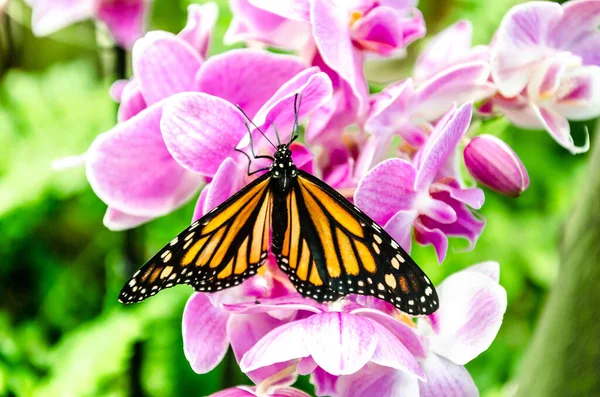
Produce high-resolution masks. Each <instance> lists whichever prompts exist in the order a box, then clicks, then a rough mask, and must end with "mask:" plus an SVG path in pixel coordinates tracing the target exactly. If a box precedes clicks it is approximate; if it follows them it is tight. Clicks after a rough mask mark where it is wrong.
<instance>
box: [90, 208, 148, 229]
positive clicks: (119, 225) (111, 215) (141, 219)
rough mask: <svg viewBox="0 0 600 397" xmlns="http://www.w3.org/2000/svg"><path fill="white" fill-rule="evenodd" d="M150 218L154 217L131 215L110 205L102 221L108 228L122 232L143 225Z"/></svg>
mask: <svg viewBox="0 0 600 397" xmlns="http://www.w3.org/2000/svg"><path fill="white" fill-rule="evenodd" d="M150 220H152V217H149V216H137V215H130V214H126V213H125V212H121V211H119V210H117V209H114V208H111V207H108V208H107V209H106V213H105V214H104V218H103V219H102V222H103V223H104V226H106V228H107V229H108V230H112V231H113V232H120V231H123V230H128V229H133V228H134V227H137V226H140V225H143V224H144V223H146V222H148V221H150Z"/></svg>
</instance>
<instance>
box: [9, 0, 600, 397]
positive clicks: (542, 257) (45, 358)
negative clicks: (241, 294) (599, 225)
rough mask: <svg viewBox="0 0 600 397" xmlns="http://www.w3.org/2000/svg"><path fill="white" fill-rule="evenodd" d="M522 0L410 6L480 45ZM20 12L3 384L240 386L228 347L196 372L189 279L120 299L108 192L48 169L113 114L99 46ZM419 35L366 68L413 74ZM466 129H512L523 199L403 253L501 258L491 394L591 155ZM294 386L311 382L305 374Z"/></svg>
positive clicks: (223, 23) (28, 387) (516, 355)
mask: <svg viewBox="0 0 600 397" xmlns="http://www.w3.org/2000/svg"><path fill="white" fill-rule="evenodd" d="M193 2H195V1H191V0H175V1H171V0H156V1H155V2H154V5H153V13H152V20H151V21H150V26H151V27H152V28H160V29H166V30H169V31H173V32H176V31H178V30H180V29H181V28H182V26H183V24H184V22H185V18H186V12H185V8H186V7H187V5H189V4H190V3H193ZM517 2H519V1H517V0H501V1H496V2H483V1H475V0H444V1H437V0H422V1H421V2H420V8H421V9H422V10H423V12H424V15H425V17H426V20H427V21H428V28H429V32H430V33H435V32H437V31H439V30H441V29H442V28H443V27H445V26H447V25H448V24H450V23H453V22H455V21H456V20H458V19H460V18H468V19H470V20H471V21H472V22H473V24H474V26H475V30H474V31H475V42H476V43H485V42H487V41H488V40H489V39H490V38H491V35H492V33H493V31H494V30H495V28H496V27H497V25H498V23H499V21H500V17H501V15H503V14H504V13H505V12H506V10H507V9H508V8H510V6H512V5H513V4H515V3H517ZM217 3H218V5H219V11H220V18H219V22H218V24H217V27H216V32H215V38H214V39H213V45H212V47H211V53H212V54H215V53H220V52H223V51H225V50H227V49H228V48H230V47H226V46H224V45H223V44H222V40H221V38H222V37H223V35H224V32H225V30H226V29H227V26H228V24H229V21H230V18H231V14H230V11H229V10H228V6H227V1H225V0H219V1H218V2H217ZM11 15H13V16H14V15H16V14H11ZM16 17H18V21H19V23H20V24H22V25H24V26H21V25H19V26H20V27H19V28H18V29H17V30H18V31H19V32H21V36H20V37H21V39H22V40H21V41H20V42H19V43H18V44H19V45H21V46H22V47H23V48H24V50H22V51H19V53H18V54H15V57H14V59H15V60H14V66H15V68H13V69H12V70H10V71H9V72H8V73H6V74H5V75H4V76H3V77H2V78H1V81H0V148H1V149H0V150H1V153H2V155H1V156H0V236H1V238H0V257H2V259H3V264H2V266H0V291H2V297H3V299H2V301H1V302H0V395H19V396H29V395H36V396H37V395H41V396H45V395H47V396H54V395H64V391H65V390H67V391H69V393H70V394H71V395H102V396H104V395H110V396H122V395H123V396H124V395H130V394H133V392H134V391H136V392H139V394H140V395H148V396H150V395H152V396H154V395H156V396H158V395H160V396H179V395H190V394H192V393H193V394H194V395H207V394H210V393H212V392H214V391H216V390H219V389H221V388H223V387H226V386H230V385H233V384H238V383H247V382H248V381H247V380H246V379H245V378H244V376H243V375H241V374H240V373H239V371H237V370H236V369H235V363H234V361H233V358H232V357H231V355H229V356H228V358H227V359H226V360H225V361H224V362H223V363H222V364H221V365H220V366H219V367H218V368H217V369H216V370H214V371H212V372H211V373H210V374H206V375H197V374H195V373H193V371H192V370H191V368H190V366H189V364H188V363H187V361H186V359H185V357H184V355H183V349H182V336H181V313H182V311H183V305H184V303H185V301H186V299H187V297H188V296H189V293H190V290H189V289H187V288H184V287H180V288H175V289H173V290H168V291H165V292H163V293H161V297H160V298H158V299H150V300H148V301H147V302H145V303H144V304H143V305H136V306H133V307H129V306H127V307H124V306H122V305H119V304H117V302H116V296H117V294H118V291H119V289H120V287H121V286H122V284H123V282H124V280H125V278H126V277H127V276H128V275H129V274H130V273H131V266H132V265H131V264H127V263H126V262H127V261H126V259H125V258H124V257H123V245H124V241H125V236H124V233H111V232H109V231H107V230H106V229H105V228H104V227H103V226H102V216H103V212H104V209H105V207H104V204H102V203H101V202H100V201H99V200H98V199H97V198H96V197H95V195H94V194H93V193H92V192H91V189H90V188H89V187H88V184H87V182H86V180H85V174H84V171H83V169H82V168H75V169H70V170H66V171H61V172H56V171H53V170H52V169H51V167H50V164H51V163H52V161H53V160H55V159H59V158H61V157H64V156H69V155H76V154H80V153H84V152H85V150H86V149H87V147H88V146H89V144H90V143H91V142H92V140H93V139H94V137H95V136H97V135H98V134H99V133H101V132H103V131H105V130H107V129H109V128H111V127H112V125H114V119H115V105H114V104H113V103H112V102H111V100H110V99H109V98H108V95H107V90H108V82H107V81H104V80H103V78H102V77H101V76H100V74H99V71H100V70H103V68H102V67H99V66H98V63H99V58H100V59H104V58H106V57H104V55H106V53H107V52H108V51H109V50H107V49H102V50H100V51H99V53H100V55H101V56H100V57H98V55H97V52H96V51H95V50H94V49H95V46H96V42H95V36H94V28H93V25H92V24H91V23H89V22H87V23H82V24H78V25H76V26H73V27H69V28H67V29H65V30H64V31H62V32H60V33H58V34H57V35H55V36H52V37H51V38H46V39H43V40H39V39H34V38H32V37H31V34H30V33H29V32H28V31H27V28H26V25H27V22H26V21H27V20H28V18H29V15H28V14H27V13H24V14H22V15H21V14H19V15H16ZM50 44H52V45H53V47H52V49H50ZM419 45H421V46H422V45H423V43H422V42H420V43H419V44H417V45H415V46H414V48H412V47H411V49H410V51H409V57H408V58H407V59H405V60H403V61H401V62H399V63H393V64H390V65H389V66H386V69H384V70H385V72H384V73H381V72H378V73H380V74H379V75H377V76H374V77H376V78H375V79H374V80H376V81H379V82H382V81H386V80H388V79H389V78H397V77H398V76H400V75H402V74H404V75H408V73H410V67H411V66H410V65H411V60H412V59H414V56H415V54H416V50H417V49H418V46H419ZM74 58H79V59H80V60H77V61H73V59H74ZM81 59H83V60H81ZM380 66H381V65H380ZM32 69H33V70H39V71H32ZM104 69H108V68H104ZM379 70H381V69H379ZM372 88H373V89H374V90H378V89H380V88H381V85H378V84H374V85H373V87H372ZM584 125H586V126H587V127H588V128H589V129H590V131H593V130H594V128H593V127H594V123H586V124H584V123H574V124H573V125H572V128H573V130H574V132H575V138H576V141H577V142H582V141H583V132H584ZM473 133H474V134H478V133H492V134H494V135H498V136H500V137H501V138H502V139H504V140H505V141H507V142H508V143H509V144H510V145H511V146H512V147H513V148H514V149H515V151H516V152H517V153H518V154H519V156H520V157H521V158H522V160H523V162H524V163H525V165H526V167H527V170H528V171H529V175H530V178H531V187H530V188H529V190H527V191H526V192H525V193H524V194H523V196H522V197H520V198H518V199H509V198H504V197H501V196H499V195H498V194H496V193H493V192H491V191H486V203H485V205H484V207H483V209H482V210H481V215H482V216H484V217H485V218H486V219H487V226H486V229H485V231H484V233H483V235H482V237H481V238H480V240H479V241H478V243H477V246H476V248H475V249H474V250H473V251H470V252H464V251H465V249H466V248H467V244H465V242H463V241H458V240H453V241H451V245H450V252H449V255H448V259H447V260H446V262H445V263H444V265H443V266H438V265H437V261H436V259H435V255H434V252H433V249H432V248H431V247H420V246H416V247H415V248H414V250H413V253H414V255H415V258H416V260H417V261H418V262H419V263H420V264H423V267H424V269H425V270H426V272H427V273H428V274H429V275H430V276H431V278H432V279H433V280H434V281H435V282H440V281H441V280H443V279H444V278H445V277H446V276H447V275H449V274H451V273H453V272H455V271H457V270H460V269H463V268H465V267H467V266H469V265H471V264H474V263H477V262H480V261H484V260H496V261H498V262H500V264H501V284H502V285H503V286H504V287H505V288H506V290H507V292H508V299H509V306H508V312H507V313H506V316H505V320H504V324H503V327H502V329H501V330H500V333H499V335H498V338H497V339H496V341H495V342H494V343H493V345H492V346H491V347H490V349H489V350H488V351H486V352H485V353H483V354H482V355H481V356H480V357H478V358H477V359H476V360H474V361H473V362H472V363H470V364H469V365H468V369H469V371H470V372H471V374H472V375H473V377H474V379H475V381H476V383H477V384H478V386H479V387H480V390H481V392H482V395H483V396H488V397H499V396H503V395H509V394H510V393H511V392H512V391H513V390H514V382H515V380H516V374H517V371H518V367H519V362H520V360H521V357H522V356H523V353H524V350H525V349H526V347H527V344H528V343H529V341H530V339H531V336H532V333H533V331H534V330H535V328H536V326H537V325H538V323H537V318H538V316H539V313H540V308H541V306H542V303H543V302H544V299H545V297H546V295H547V293H548V291H549V289H550V288H551V287H552V286H553V285H554V283H555V282H556V277H557V273H558V260H559V257H558V240H559V238H560V231H561V228H562V225H563V223H564V221H565V219H566V218H567V217H568V216H569V214H570V211H571V208H572V207H573V206H574V205H576V204H577V199H578V192H577V191H576V190H575V189H574V187H575V186H579V185H580V183H579V182H580V181H581V178H582V175H583V173H582V170H583V168H584V166H585V164H586V161H587V155H580V156H572V155H570V154H569V153H567V152H566V151H565V150H563V149H561V148H560V147H559V146H558V145H556V144H555V143H554V142H553V141H552V140H551V138H550V137H549V136H548V135H547V134H546V133H544V132H541V131H526V130H521V129H518V128H515V127H512V126H510V125H509V124H508V123H507V122H506V121H504V120H502V119H497V120H483V121H481V122H480V123H479V124H478V126H477V127H474V129H473ZM593 141H594V140H593ZM193 205H194V203H190V204H189V205H187V206H185V207H183V208H181V209H180V210H178V211H176V212H175V213H173V214H171V215H169V216H168V217H163V218H160V219H157V220H155V221H153V222H152V223H150V224H149V225H147V226H145V227H143V228H142V232H141V233H138V238H139V239H140V240H142V241H143V242H144V250H143V251H144V256H146V257H147V256H149V255H150V254H152V253H153V252H155V251H156V250H157V249H158V248H160V247H161V246H162V245H163V244H164V242H165V241H169V240H170V239H171V238H172V236H173V235H174V234H175V233H177V232H178V231H179V230H181V229H182V228H183V227H184V226H185V225H187V224H189V220H190V218H191V214H192V209H193ZM137 265H138V264H134V265H133V266H137ZM301 382H302V383H301V384H302V387H303V388H305V389H307V390H310V385H308V383H307V382H306V380H305V379H304V380H302V381H301Z"/></svg>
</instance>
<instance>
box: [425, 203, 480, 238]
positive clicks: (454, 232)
mask: <svg viewBox="0 0 600 397" xmlns="http://www.w3.org/2000/svg"><path fill="white" fill-rule="evenodd" d="M431 196H432V197H433V198H434V199H436V200H441V201H444V202H446V203H447V204H449V205H450V206H452V208H453V209H454V212H456V222H453V223H440V222H437V221H435V220H433V219H431V218H429V217H427V216H422V217H420V218H419V219H420V221H421V223H422V225H423V226H425V227H427V228H429V229H436V230H439V231H441V232H442V233H444V234H445V235H447V236H456V237H463V238H465V239H467V240H468V241H469V243H470V244H469V247H468V248H467V250H471V249H473V247H474V246H475V243H476V242H477V239H478V238H479V236H480V235H481V232H482V231H483V228H484V227H485V219H483V218H482V217H481V216H476V214H474V213H473V212H471V210H470V209H469V208H468V207H467V206H466V205H464V204H463V203H461V202H460V201H458V200H455V199H453V198H452V197H451V196H450V195H449V194H448V193H447V192H437V193H431Z"/></svg>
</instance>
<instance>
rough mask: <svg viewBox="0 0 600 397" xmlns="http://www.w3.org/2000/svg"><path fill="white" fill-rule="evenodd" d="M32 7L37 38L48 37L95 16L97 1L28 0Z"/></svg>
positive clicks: (33, 25)
mask: <svg viewBox="0 0 600 397" xmlns="http://www.w3.org/2000/svg"><path fill="white" fill-rule="evenodd" d="M27 2H28V3H29V4H30V5H31V7H32V9H33V12H32V18H31V19H32V20H31V28H32V30H33V34H34V35H36V36H47V35H49V34H52V33H54V32H56V31H58V30H60V29H62V28H65V27H67V26H69V25H71V24H73V23H75V22H79V21H83V20H85V19H88V18H91V17H92V16H93V15H94V11H95V7H96V1H95V0H58V1H57V0H27Z"/></svg>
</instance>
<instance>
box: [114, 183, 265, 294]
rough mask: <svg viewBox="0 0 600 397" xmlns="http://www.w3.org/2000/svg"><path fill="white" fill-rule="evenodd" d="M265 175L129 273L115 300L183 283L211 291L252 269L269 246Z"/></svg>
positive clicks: (236, 280) (242, 277) (235, 281)
mask: <svg viewBox="0 0 600 397" xmlns="http://www.w3.org/2000/svg"><path fill="white" fill-rule="evenodd" d="M269 180H270V174H269V173H266V174H264V175H262V176H261V177H259V178H258V179H256V180H255V181H253V182H252V183H250V184H249V185H247V186H246V187H244V188H243V189H241V190H240V191H239V192H237V193H236V194H234V195H233V196H231V197H230V198H229V199H228V200H226V201H225V202H224V203H223V204H221V205H220V206H218V207H217V208H215V209H213V210H212V211H211V212H210V213H208V214H206V215H205V216H204V217H202V218H201V219H199V220H197V221H196V222H194V223H192V225H190V226H189V227H187V228H186V229H185V230H184V231H183V232H181V233H180V234H179V235H178V236H177V237H175V238H174V239H173V240H172V241H171V242H170V243H169V244H167V245H166V246H165V247H164V248H163V249H161V250H160V251H159V252H158V253H157V254H156V255H155V256H154V257H153V258H152V259H150V260H149V261H148V262H147V263H146V264H145V265H144V266H143V267H142V268H141V269H140V270H139V271H138V272H136V273H135V274H134V275H133V277H132V278H131V280H129V282H128V283H127V284H125V286H124V287H123V289H122V290H121V294H120V295H119V301H121V302H123V303H133V302H140V301H142V300H144V299H146V298H147V297H149V296H152V295H155V294H156V293H158V292H159V291H160V290H162V289H165V288H169V287H172V286H174V285H177V284H184V283H185V284H189V285H191V286H193V287H194V288H195V289H196V290H197V291H204V292H213V291H217V290H220V289H223V288H227V287H230V286H233V285H237V284H239V283H241V282H242V281H244V280H245V279H246V278H248V277H250V276H252V275H254V274H256V272H257V270H258V268H259V267H260V266H261V265H262V264H263V262H264V261H265V259H266V257H267V253H268V250H269V231H270V229H269V227H270V216H271V203H272V201H271V192H270V188H269Z"/></svg>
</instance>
